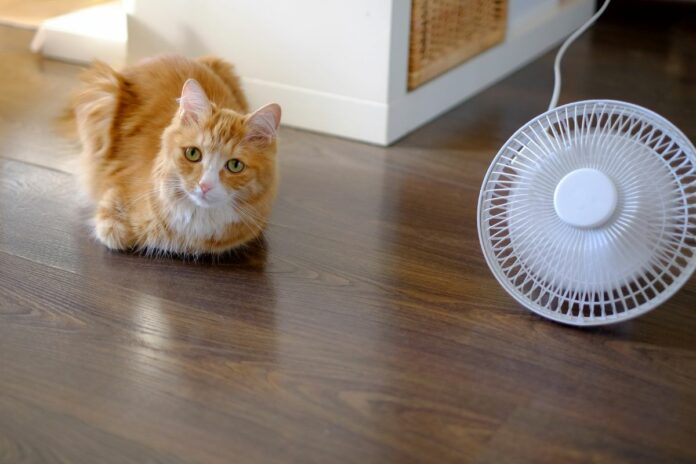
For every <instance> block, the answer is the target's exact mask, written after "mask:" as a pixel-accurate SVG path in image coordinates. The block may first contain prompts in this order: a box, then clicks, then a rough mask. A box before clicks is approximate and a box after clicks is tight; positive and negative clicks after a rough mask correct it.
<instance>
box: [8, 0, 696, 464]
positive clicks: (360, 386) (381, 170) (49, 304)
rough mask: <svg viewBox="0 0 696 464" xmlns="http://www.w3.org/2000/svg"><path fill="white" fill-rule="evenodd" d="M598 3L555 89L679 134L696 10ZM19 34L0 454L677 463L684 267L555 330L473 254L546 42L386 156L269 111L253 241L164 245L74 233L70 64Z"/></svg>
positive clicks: (690, 332)
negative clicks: (227, 245)
mask: <svg viewBox="0 0 696 464" xmlns="http://www.w3.org/2000/svg"><path fill="white" fill-rule="evenodd" d="M627 3H631V4H632V5H635V3H634V2H624V5H625V4H627ZM620 8H621V7H620V6H616V7H612V11H611V12H610V13H612V14H610V15H609V16H608V17H606V18H604V19H602V21H600V23H599V25H598V26H597V28H596V29H594V30H593V31H592V32H591V33H590V34H588V35H587V36H586V37H584V38H582V39H581V40H580V41H579V42H578V43H577V45H576V46H575V47H574V48H573V49H572V50H571V51H570V53H569V55H568V59H567V65H566V67H565V71H566V74H565V75H566V81H565V82H566V87H565V89H564V93H563V100H564V101H569V100H573V99H582V98H593V97H595V98H604V97H606V98H616V99H627V100H630V101H633V102H636V103H638V104H642V105H645V106H647V107H649V108H651V109H653V110H655V111H657V112H659V113H661V114H663V115H665V116H667V117H668V118H670V119H671V120H672V121H673V122H674V123H675V124H677V125H678V126H680V127H681V129H682V130H684V131H685V132H686V134H687V135H688V136H689V137H690V138H691V139H692V140H693V139H696V125H695V123H694V122H695V121H696V28H695V27H693V25H694V24H696V9H695V8H694V7H693V6H681V7H657V6H649V7H648V8H666V9H663V10H661V11H662V13H659V12H658V13H655V12H653V11H650V10H647V11H645V10H641V9H640V8H633V7H630V8H628V7H625V10H624V11H617V10H618V9H620ZM30 38H31V35H30V34H29V33H28V32H26V31H19V30H11V29H0V140H1V141H2V150H1V151H0V462H6V463H28V462H30V463H38V462H42V463H43V462H70V463H110V462H113V463H125V462H132V463H146V462H147V463H150V462H162V463H177V462H187V463H231V462H235V463H237V462H239V463H246V462H297V463H343V462H346V463H410V462H433V463H448V462H452V463H455V462H476V463H494V464H498V463H508V462H509V463H513V462H514V463H517V462H525V463H540V462H549V463H576V462H577V463H583V462H606V463H624V462H625V463H637V462H644V463H693V462H696V440H695V439H696V312H695V310H696V280H695V279H692V280H691V281H690V282H689V283H688V284H687V285H686V287H685V288H684V289H683V290H682V291H681V292H680V293H679V294H678V295H677V296H675V297H674V298H672V299H671V300H670V301H669V302H668V303H666V304H665V305H664V306H663V307H661V308H660V309H658V310H656V311H654V312H652V313H650V314H648V315H646V316H644V317H642V318H639V319H637V320H634V321H630V322H628V323H624V324H620V325H616V326H611V327H608V328H599V329H590V330H578V329H573V328H569V327H565V326H562V325H558V324H555V323H551V322H547V321H545V320H542V319H540V318H539V317H536V316H534V315H533V314H531V313H529V312H528V311H526V310H524V309H523V308H521V307H520V306H519V305H518V304H516V303H515V302H514V301H513V300H512V298H510V297H509V296H508V295H507V294H506V293H505V292H504V291H503V290H502V289H501V288H500V287H499V286H498V285H497V284H496V281H495V280H494V278H493V276H492V275H491V274H490V272H489V271H488V269H487V268H486V265H485V262H484V259H483V256H482V255H481V252H480V250H479V245H478V239H477V234H476V217H475V211H476V200H477V195H478V191H479V186H480V182H481V179H482V177H483V174H484V172H485V170H486V168H487V166H488V163H489V162H490V160H491V159H492V156H493V155H494V154H495V152H496V151H497V149H498V147H499V146H500V145H501V144H502V143H503V142H504V141H505V139H506V138H507V137H508V136H509V135H510V134H511V133H512V132H513V131H514V130H515V129H516V128H517V127H518V126H520V125H521V124H523V123H524V122H526V121H527V120H528V119H529V118H530V117H532V116H534V115H536V114H537V113H539V112H541V111H543V110H544V109H545V107H546V105H547V102H548V97H549V94H550V89H551V77H552V76H551V62H552V55H551V54H549V55H546V56H544V57H543V58H542V59H540V60H538V61H537V62H535V63H534V64H532V65H530V66H528V67H526V68H525V69H523V70H522V71H520V72H518V73H516V74H514V75H513V76H512V77H510V78H508V79H506V80H505V81H503V82H502V83H500V84H498V85H496V86H494V87H492V88H491V89H489V90H488V91H486V92H484V93H483V94H481V95H479V96H478V97H476V98H474V99H472V100H470V101H468V102H467V103H466V104H464V105H462V106H461V107H459V108H457V109H456V110H454V111H452V112H450V113H448V114H446V115H445V116H443V117H442V118H440V119H438V120H437V121H435V122H433V123H432V124H430V125H428V126H426V127H424V128H422V129H421V130H419V131H417V132H415V133H413V134H412V135H410V136H408V137H406V138H405V139H403V140H402V141H400V142H399V143H397V144H396V145H395V146H394V147H391V148H388V149H383V148H377V147H372V146H367V145H363V144H358V143H354V142H350V141H344V140H338V139H334V138H330V137H325V136H320V135H316V134H310V133H306V132H302V131H296V130H290V129H284V130H283V131H282V149H281V155H280V156H281V160H282V162H281V164H282V172H283V175H284V177H283V182H282V188H281V192H280V197H279V200H278V203H277V207H276V209H275V211H274V215H273V221H272V222H273V224H272V225H271V226H270V228H269V230H268V233H267V237H266V243H265V245H264V246H261V247H259V248H258V249H256V250H253V251H252V252H250V253H248V254H247V255H244V256H239V257H237V258H236V259H233V260H227V261H224V262H221V263H209V262H199V263H185V262H179V261H174V260H158V261H153V260H150V259H146V258H143V257H139V256H129V255H124V254H113V253H110V252H108V251H107V250H105V249H104V248H103V247H101V246H99V245H98V244H97V243H95V241H94V240H93V239H91V238H90V236H89V231H88V229H87V227H86V226H85V213H84V210H83V209H82V208H81V207H80V206H79V204H80V203H79V199H78V197H77V195H76V187H75V179H74V177H73V175H72V173H73V172H74V169H73V164H72V160H73V159H74V156H75V147H74V146H72V145H70V144H69V143H66V142H64V141H61V140H60V139H58V138H57V137H55V136H54V135H52V133H51V126H50V120H51V118H52V117H53V115H54V114H55V113H56V112H57V110H58V109H59V108H60V107H61V105H62V104H63V103H64V101H65V97H66V95H67V93H68V91H69V89H71V88H72V87H73V86H74V85H75V83H76V79H75V75H76V73H77V71H78V68H77V67H75V66H72V65H67V64H61V63H56V62H51V61H41V60H39V59H38V58H36V57H33V56H31V55H30V54H28V53H27V52H26V51H25V50H26V48H27V45H28V42H29V40H30Z"/></svg>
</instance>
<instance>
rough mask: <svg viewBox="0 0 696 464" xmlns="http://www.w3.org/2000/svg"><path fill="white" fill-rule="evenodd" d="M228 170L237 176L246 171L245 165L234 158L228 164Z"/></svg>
mask: <svg viewBox="0 0 696 464" xmlns="http://www.w3.org/2000/svg"><path fill="white" fill-rule="evenodd" d="M227 170H228V171H230V172H233V173H235V174H237V173H238V172H242V171H243V170H244V163H242V162H241V161H239V160H238V159H236V158H233V159H231V160H229V161H228V162H227Z"/></svg>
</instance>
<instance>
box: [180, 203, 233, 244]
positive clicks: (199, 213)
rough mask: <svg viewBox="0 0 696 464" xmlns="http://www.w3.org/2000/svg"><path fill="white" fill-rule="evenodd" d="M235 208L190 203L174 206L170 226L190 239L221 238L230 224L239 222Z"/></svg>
mask: <svg viewBox="0 0 696 464" xmlns="http://www.w3.org/2000/svg"><path fill="white" fill-rule="evenodd" d="M239 219H240V218H239V215H238V214H237V213H236V212H235V211H234V209H233V208H231V207H229V208H200V207H196V206H193V205H189V204H180V205H176V206H174V207H172V209H171V211H170V212H169V226H170V227H171V229H172V230H174V231H176V232H177V233H178V234H180V235H183V236H184V237H188V238H190V239H202V240H208V239H220V238H221V237H223V235H224V234H225V232H226V231H227V228H228V226H229V225H230V224H232V223H236V222H239Z"/></svg>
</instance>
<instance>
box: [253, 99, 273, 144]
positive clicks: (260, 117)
mask: <svg viewBox="0 0 696 464" xmlns="http://www.w3.org/2000/svg"><path fill="white" fill-rule="evenodd" d="M280 114H281V111H280V105H278V104H277V103H269V104H268V105H266V106H263V107H261V108H259V109H258V110H256V111H254V112H253V113H252V114H251V115H249V117H248V119H247V122H246V124H247V127H248V130H247V134H246V137H245V139H246V140H248V141H252V142H255V143H260V144H263V143H265V144H270V143H271V142H273V141H274V140H275V138H276V134H277V133H278V127H279V126H280Z"/></svg>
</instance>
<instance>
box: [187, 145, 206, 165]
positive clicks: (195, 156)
mask: <svg viewBox="0 0 696 464" xmlns="http://www.w3.org/2000/svg"><path fill="white" fill-rule="evenodd" d="M184 156H185V157H186V159H187V160H189V161H191V162H192V163H196V162H198V161H200V160H201V158H202V157H203V154H202V153H201V151H200V150H199V149H198V148H196V147H186V148H184Z"/></svg>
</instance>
